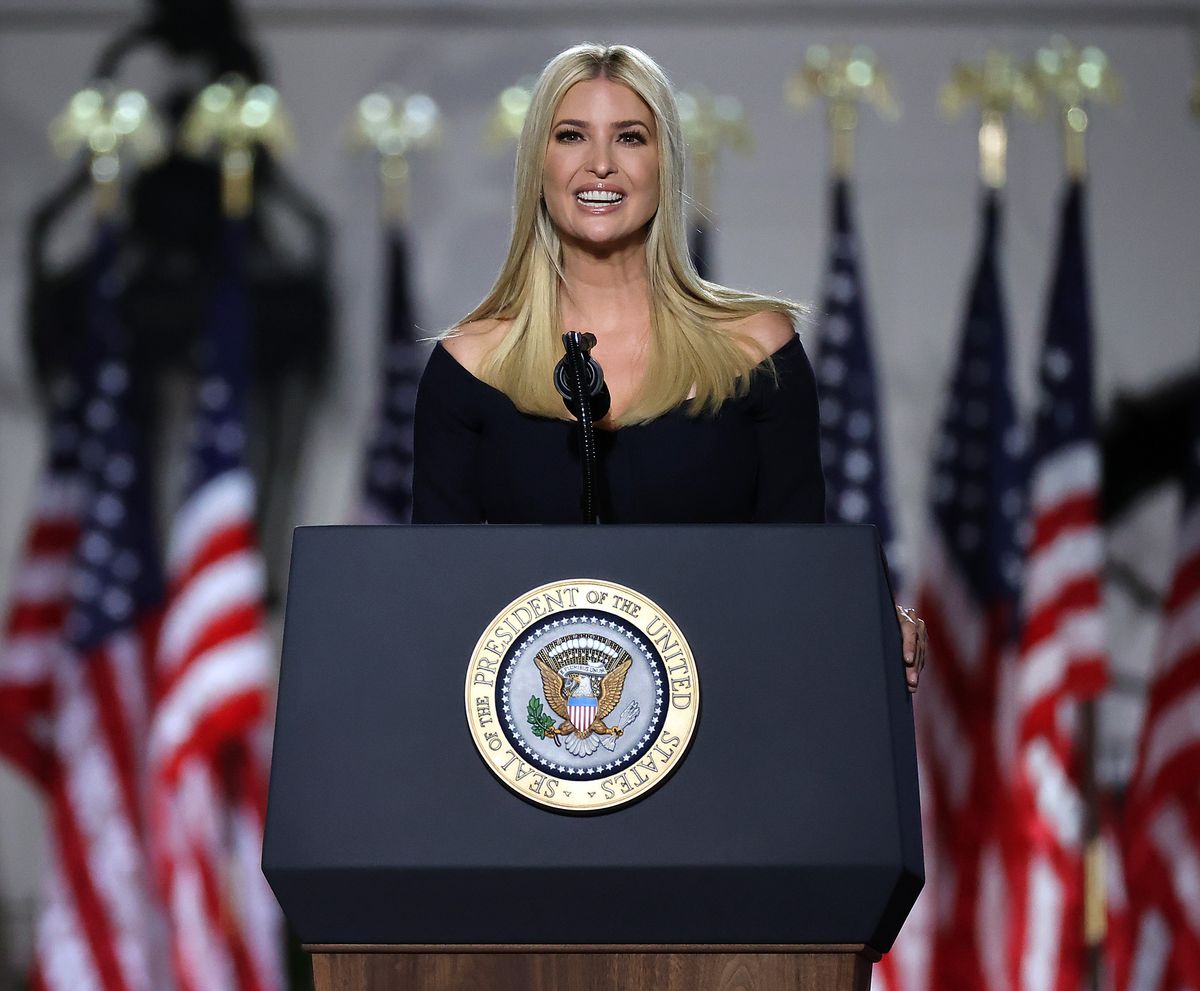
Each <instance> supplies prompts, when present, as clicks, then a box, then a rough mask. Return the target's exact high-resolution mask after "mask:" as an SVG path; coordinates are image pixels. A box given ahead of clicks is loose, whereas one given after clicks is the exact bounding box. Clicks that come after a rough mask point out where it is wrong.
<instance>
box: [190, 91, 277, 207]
mask: <svg viewBox="0 0 1200 991" xmlns="http://www.w3.org/2000/svg"><path fill="white" fill-rule="evenodd" d="M294 143H295V142H294V139H293V137H292V125H291V121H290V120H289V119H288V116H287V113H286V111H285V110H284V109H283V105H282V103H281V102H280V100H279V93H278V91H277V90H276V89H275V88H274V87H272V86H268V85H266V84H265V83H256V84H254V85H250V84H249V83H248V82H247V81H246V80H245V79H244V78H243V77H241V76H238V75H232V74H231V75H228V76H223V77H222V78H221V79H220V80H218V81H217V82H215V83H212V84H211V85H209V86H206V87H204V89H203V90H201V91H200V95H199V96H198V97H196V100H195V102H194V103H193V104H192V106H191V108H190V109H189V110H188V112H187V116H185V117H184V119H183V124H182V126H181V128H180V145H181V147H182V148H183V150H184V151H185V152H187V153H189V154H191V155H194V156H196V157H197V158H199V157H202V156H204V155H207V154H208V153H209V151H210V150H211V149H212V148H214V147H216V148H217V149H218V150H219V152H220V154H221V207H222V209H223V210H224V212H225V214H226V216H230V217H244V216H245V215H246V214H248V213H249V212H250V207H251V204H252V201H253V186H254V153H255V150H256V149H257V148H258V146H260V145H261V146H262V147H263V148H266V149H267V150H268V151H270V152H272V153H275V154H278V153H280V152H285V151H289V150H291V148H292V147H293V145H294Z"/></svg>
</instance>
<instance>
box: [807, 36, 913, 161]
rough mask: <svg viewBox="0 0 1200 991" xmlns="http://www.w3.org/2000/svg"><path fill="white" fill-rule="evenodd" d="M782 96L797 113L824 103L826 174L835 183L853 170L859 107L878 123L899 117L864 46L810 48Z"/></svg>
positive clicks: (889, 91)
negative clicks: (875, 115)
mask: <svg viewBox="0 0 1200 991" xmlns="http://www.w3.org/2000/svg"><path fill="white" fill-rule="evenodd" d="M784 95H785V97H786V99H787V102H788V103H789V104H790V105H791V106H792V107H794V108H795V109H796V110H800V111H803V110H804V109H806V108H807V107H808V105H809V104H810V103H811V102H812V101H813V100H814V99H815V98H817V97H820V98H823V99H824V100H825V120H826V124H827V126H828V128H829V170H830V173H831V174H832V176H833V178H834V179H835V180H837V179H848V178H850V175H851V173H852V172H853V170H854V135H855V131H856V130H857V128H858V107H859V104H860V103H863V102H866V103H869V104H871V105H872V106H873V107H874V108H875V110H876V111H877V112H878V114H879V116H880V117H882V118H883V119H884V120H889V121H894V120H897V119H898V118H899V116H900V107H899V105H898V104H897V102H896V99H895V96H894V95H893V93H892V84H891V80H890V78H889V77H888V75H887V73H885V72H884V71H883V68H882V66H881V65H880V64H879V60H878V59H877V58H876V57H875V53H874V52H873V51H872V50H871V49H870V48H868V47H867V46H865V45H855V46H853V47H852V48H846V47H844V46H843V47H833V48H830V47H828V46H826V45H810V46H809V48H808V50H807V51H806V52H805V55H804V64H803V65H802V66H801V67H800V68H799V69H797V70H796V71H795V72H794V73H793V74H792V75H791V77H790V78H789V79H788V81H787V83H786V86H785V89H784Z"/></svg>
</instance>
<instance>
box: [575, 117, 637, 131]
mask: <svg viewBox="0 0 1200 991" xmlns="http://www.w3.org/2000/svg"><path fill="white" fill-rule="evenodd" d="M563 124H570V125H571V126H572V127H583V128H587V127H591V125H590V124H589V123H588V122H587V121H586V120H575V119H573V118H568V119H564V120H558V121H555V122H554V126H555V127H559V126H561V125H563ZM635 125H636V126H638V127H644V128H646V130H647V131H648V130H650V128H649V126H648V125H647V124H645V123H644V122H642V121H640V120H618V121H613V123H612V126H613V127H633V126H635Z"/></svg>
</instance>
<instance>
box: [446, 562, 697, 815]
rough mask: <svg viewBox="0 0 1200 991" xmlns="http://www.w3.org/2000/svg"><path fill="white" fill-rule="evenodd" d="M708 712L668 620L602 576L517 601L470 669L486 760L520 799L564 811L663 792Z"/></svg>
mask: <svg viewBox="0 0 1200 991" xmlns="http://www.w3.org/2000/svg"><path fill="white" fill-rule="evenodd" d="M699 709H700V686H699V683H698V681H697V678H696V666H695V661H694V660H693V658H692V652H691V649H690V648H689V647H688V644H687V640H685V639H684V636H683V634H682V633H681V632H680V630H679V628H678V627H677V626H676V625H675V623H674V621H673V620H672V619H671V617H670V616H668V615H667V614H666V613H665V612H663V611H662V609H660V608H659V607H658V606H657V605H655V604H654V603H653V602H651V601H650V600H649V599H647V598H646V597H645V596H644V595H642V594H641V593H639V592H637V591H635V590H634V589H631V588H626V587H624V586H623V585H617V584H614V583H613V582H607V581H601V580H598V579H592V578H583V579H577V580H572V581H562V582H553V583H551V584H549V585H543V586H542V587H541V588H535V589H533V590H532V591H530V592H527V593H525V594H524V595H522V596H521V597H520V598H518V599H514V600H513V601H512V602H510V603H509V604H508V605H507V606H505V608H504V609H503V610H502V611H501V612H500V614H499V615H497V616H496V618H495V619H494V620H492V622H491V623H489V624H488V627H487V629H486V630H485V631H484V633H483V635H482V636H481V637H480V638H479V642H478V643H477V644H476V645H475V651H474V653H473V654H472V655H471V663H470V667H469V668H468V669H467V722H468V723H469V724H470V727H471V736H472V738H473V739H474V740H475V746H476V747H478V748H479V752H480V754H482V755H483V759H484V762H485V763H486V764H487V766H488V767H489V768H490V769H491V770H492V772H493V773H494V774H495V775H496V776H497V777H498V778H499V779H500V780H501V781H503V782H504V783H505V784H506V785H507V786H508V787H509V788H511V789H512V790H513V791H515V792H516V793H517V794H518V795H521V796H522V797H524V798H527V799H529V800H530V801H532V802H535V803H537V804H539V805H544V806H546V807H548V808H551V809H556V810H559V811H563V812H606V811H608V810H610V809H615V808H617V807H618V806H621V805H623V804H624V803H626V802H629V801H631V800H633V799H635V798H641V797H642V796H643V795H645V794H647V793H648V792H650V791H652V790H653V789H654V788H656V787H657V786H658V785H660V784H661V783H662V782H663V780H664V779H665V778H666V776H667V775H668V774H669V773H670V772H671V771H672V770H674V768H675V767H676V766H677V765H678V764H679V762H680V760H681V759H682V757H683V754H684V751H686V750H687V747H688V744H689V743H690V742H691V739H692V732H693V730H694V729H695V727H696V717H697V715H698V713H699Z"/></svg>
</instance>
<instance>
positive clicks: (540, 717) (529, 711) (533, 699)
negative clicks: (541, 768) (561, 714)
mask: <svg viewBox="0 0 1200 991" xmlns="http://www.w3.org/2000/svg"><path fill="white" fill-rule="evenodd" d="M525 715H526V717H527V718H528V719H529V727H530V729H532V730H533V735H534V736H536V737H537V738H538V739H539V740H544V739H546V733H547V732H548V731H549V730H551V729H552V728H553V727H554V720H553V719H551V718H550V716H549V715H548V714H547V712H546V710H545V709H543V708H542V700H541V699H539V698H538V697H537V696H536V695H530V696H529V705H528V706H527V707H526V709H525ZM555 742H556V743H557V742H558V741H557V740H556V741H555Z"/></svg>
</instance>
